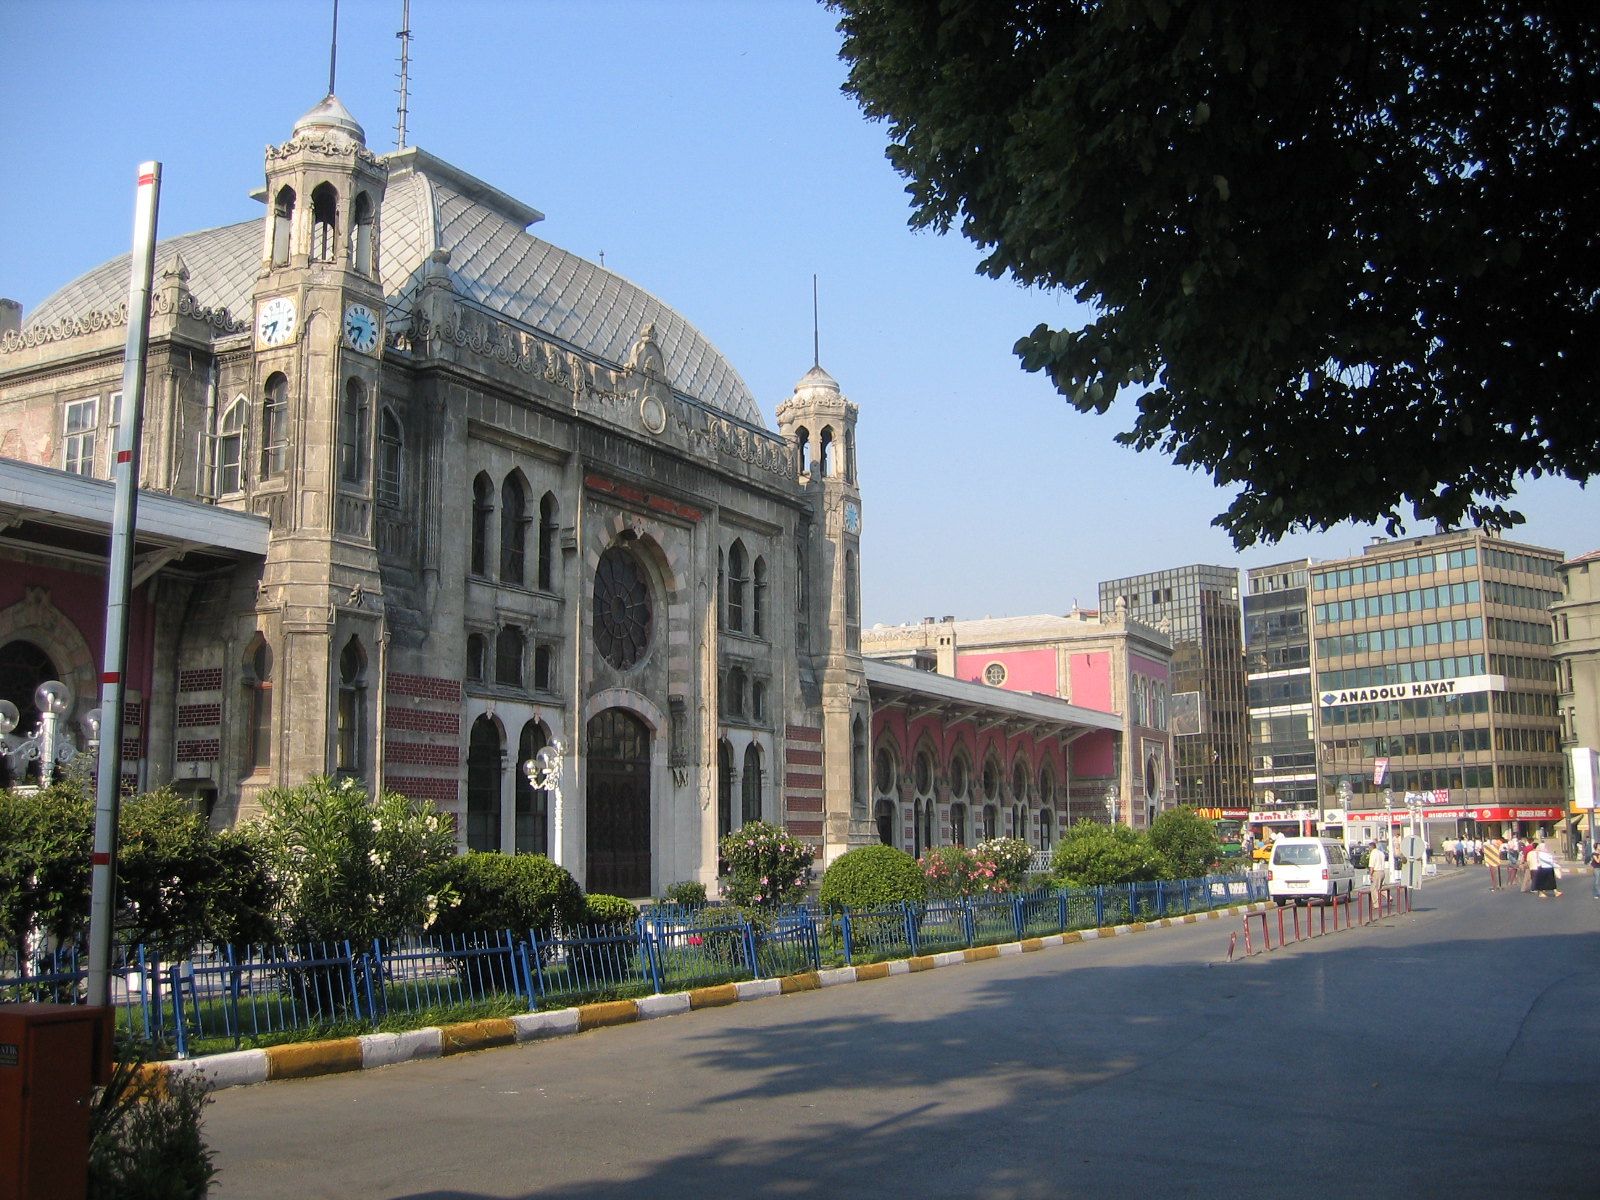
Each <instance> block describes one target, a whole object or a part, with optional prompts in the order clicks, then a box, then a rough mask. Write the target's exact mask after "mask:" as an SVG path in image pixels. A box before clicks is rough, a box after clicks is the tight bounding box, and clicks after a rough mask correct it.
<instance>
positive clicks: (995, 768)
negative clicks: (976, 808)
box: [983, 758, 1000, 800]
mask: <svg viewBox="0 0 1600 1200" xmlns="http://www.w3.org/2000/svg"><path fill="white" fill-rule="evenodd" d="M999 794H1000V764H999V763H997V762H996V761H995V760H994V759H992V758H987V759H985V760H984V762H983V798H984V799H985V800H993V799H994V798H995V797H996V796H998V795H999Z"/></svg>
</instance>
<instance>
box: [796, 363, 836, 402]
mask: <svg viewBox="0 0 1600 1200" xmlns="http://www.w3.org/2000/svg"><path fill="white" fill-rule="evenodd" d="M794 391H795V395H797V396H799V395H804V394H805V393H806V392H810V391H821V392H829V393H831V394H833V395H835V396H837V395H838V394H839V381H838V380H836V379H835V378H834V377H833V376H832V375H829V374H828V373H827V372H826V371H824V370H823V369H822V368H821V367H812V368H811V370H809V371H807V372H806V373H805V374H804V375H803V376H802V377H801V379H800V382H799V383H797V384H795V385H794Z"/></svg>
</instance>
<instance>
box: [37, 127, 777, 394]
mask: <svg viewBox="0 0 1600 1200" xmlns="http://www.w3.org/2000/svg"><path fill="white" fill-rule="evenodd" d="M357 128H358V129H359V127H357ZM383 161H384V162H385V163H386V164H387V166H388V168H389V182H388V187H387V190H386V191H385V193H384V198H383V208H382V214H381V220H382V226H381V228H382V231H383V233H382V238H383V241H382V246H381V250H380V259H379V262H380V270H381V272H382V275H383V287H384V292H385V293H386V294H387V296H388V303H389V314H388V319H389V320H390V321H391V322H395V321H402V320H404V318H405V317H406V315H407V314H408V313H409V311H410V308H411V303H412V300H413V298H414V296H415V294H416V291H417V289H418V287H419V286H420V284H421V281H422V279H423V276H424V272H425V268H426V266H427V263H428V260H429V258H430V256H432V255H433V253H434V252H435V251H436V250H448V251H449V252H450V255H449V274H450V279H451V283H452V284H453V285H454V287H455V290H456V292H457V293H458V294H459V295H460V296H461V297H462V298H463V299H464V300H466V301H468V302H470V303H473V304H476V305H479V306H481V307H482V308H484V309H486V310H488V311H491V312H494V313H497V314H499V315H500V316H502V317H504V318H506V319H507V320H510V321H512V322H515V323H516V324H518V325H522V326H524V327H526V328H528V329H531V330H534V331H536V332H538V333H540V334H542V335H544V336H545V337H548V338H551V339H553V340H554V341H556V342H559V343H563V344H565V345H567V346H570V347H572V348H573V349H575V350H577V351H579V352H581V353H583V354H586V355H590V356H592V357H594V358H596V359H599V360H600V361H602V362H604V363H608V364H611V365H614V366H620V365H622V364H624V363H626V362H627V361H628V353H629V350H630V349H631V348H632V346H633V344H634V343H635V342H636V341H637V340H638V337H639V333H640V331H641V330H643V329H644V327H645V326H646V325H654V326H655V340H656V344H657V345H659V346H660V348H661V351H662V353H663V355H664V356H665V359H666V369H667V376H668V379H669V380H670V382H671V384H672V386H673V387H674V388H675V389H677V390H678V391H680V392H682V393H684V394H685V395H688V396H690V397H693V398H694V399H696V400H698V401H700V402H701V403H703V404H706V405H709V406H710V407H713V408H716V409H718V410H720V411H722V412H725V413H727V414H728V415H730V416H733V417H737V418H738V419H740V420H742V421H745V422H748V423H750V424H752V425H757V426H762V425H764V422H763V421H762V418H761V412H760V409H759V408H758V407H757V405H756V403H755V400H754V399H753V398H752V397H751V395H750V390H749V388H747V387H746V386H745V382H744V380H743V379H742V378H740V376H739V373H738V372H737V371H736V370H734V368H733V366H732V364H730V363H729V362H728V360H727V359H725V358H724V357H723V356H722V354H721V353H720V352H719V351H718V350H717V348H716V347H715V346H713V345H712V344H711V342H710V341H709V340H708V339H707V338H706V337H705V336H704V335H703V334H702V333H701V332H700V331H699V330H698V329H696V328H695V327H694V326H693V325H691V324H690V323H689V322H688V321H686V320H685V319H684V318H683V317H682V316H681V315H680V314H679V313H678V312H677V311H676V310H674V309H673V308H671V307H670V306H668V305H666V304H664V303H662V301H660V300H658V299H657V298H656V297H654V296H652V295H651V294H650V293H649V292H646V291H645V290H643V289H642V288H639V287H636V286H635V285H634V284H632V283H629V282H628V281H627V280H626V279H624V278H622V276H620V275H618V274H616V273H615V272H612V271H608V270H606V269H605V268H604V267H601V266H598V265H596V264H595V263H592V262H589V261H587V260H586V259H582V258H579V257H578V256H577V255H575V254H570V253H568V252H567V251H565V250H562V249H561V248H559V247H557V246H553V245H551V244H550V243H549V242H546V241H544V240H542V239H540V238H537V237H534V236H533V235H532V234H530V233H528V232H527V229H526V226H527V225H528V224H529V223H530V222H532V221H536V220H538V219H539V214H538V213H537V212H535V211H534V210H533V209H531V208H528V207H527V206H525V205H523V204H520V203H519V202H517V201H515V200H513V199H512V198H510V197H509V196H506V195H505V194H504V193H501V192H498V191H496V190H495V189H494V188H492V187H489V186H488V185H487V184H484V183H482V182H481V181H479V180H477V179H474V178H473V177H472V176H470V175H467V174H466V173H465V172H462V171H459V170H457V169H456V168H454V167H452V166H450V164H448V163H445V162H443V161H442V160H440V159H437V158H435V157H434V156H432V155H431V154H428V153H427V152H426V151H422V150H418V149H416V148H415V147H411V148H408V149H405V150H400V151H396V152H395V153H393V154H389V155H386V156H384V159H383ZM261 238H262V226H261V222H260V221H245V222H243V223H241V224H238V225H227V226H223V227H222V228H219V229H207V230H204V231H202V232H199V233H188V234H183V235H181V236H179V237H173V238H168V239H165V240H164V241H162V242H161V243H160V244H159V246H158V247H157V251H156V260H155V261H156V264H157V269H158V272H159V269H160V267H161V266H162V265H164V264H165V263H167V262H169V261H171V259H172V257H173V256H174V255H179V256H181V257H182V259H183V263H184V266H185V267H186V268H187V269H188V272H189V279H188V288H189V291H190V292H191V293H192V294H193V296H194V298H195V299H196V301H198V302H199V303H200V304H202V305H204V306H206V307H208V308H226V309H228V310H229V312H231V313H232V314H233V315H234V316H235V317H243V316H246V315H247V314H248V313H249V311H250V304H251V293H252V290H253V289H254V287H255V282H256V276H257V273H258V271H259V270H260V267H261ZM127 291H128V256H127V255H123V256H122V257H121V258H117V259H113V260H112V261H111V262H108V263H105V264H103V265H102V266H99V267H96V268H95V269H94V270H92V271H90V272H88V273H87V274H85V275H82V276H80V277H79V278H77V279H75V280H74V281H73V282H71V283H69V284H67V286H66V287H64V288H62V289H61V290H59V291H58V292H56V293H55V294H54V295H52V296H51V297H49V299H47V300H45V301H44V303H42V304H41V305H39V307H38V308H37V309H35V310H34V311H33V312H32V313H31V314H30V315H29V317H28V320H27V322H26V327H27V328H29V329H34V328H40V327H43V326H49V325H55V324H58V323H60V322H62V321H76V320H81V319H82V318H84V317H87V316H88V315H89V314H91V313H96V312H101V313H103V312H111V311H114V310H116V309H117V308H118V306H119V305H121V304H122V303H123V302H124V301H125V300H126V299H127Z"/></svg>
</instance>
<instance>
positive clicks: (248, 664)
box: [244, 634, 272, 772]
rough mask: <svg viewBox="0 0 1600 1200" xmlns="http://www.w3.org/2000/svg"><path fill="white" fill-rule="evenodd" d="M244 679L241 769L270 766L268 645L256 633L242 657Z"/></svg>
mask: <svg viewBox="0 0 1600 1200" xmlns="http://www.w3.org/2000/svg"><path fill="white" fill-rule="evenodd" d="M244 682H245V687H246V688H248V689H249V692H250V702H249V708H250V726H249V741H248V742H246V744H245V770H246V771H248V772H257V771H265V770H267V768H269V767H270V766H272V647H270V646H268V645H267V641H266V639H265V638H264V637H262V636H261V635H260V634H257V635H256V637H255V641H254V642H253V643H252V644H251V647H250V652H249V655H248V657H247V658H246V659H245V670H244Z"/></svg>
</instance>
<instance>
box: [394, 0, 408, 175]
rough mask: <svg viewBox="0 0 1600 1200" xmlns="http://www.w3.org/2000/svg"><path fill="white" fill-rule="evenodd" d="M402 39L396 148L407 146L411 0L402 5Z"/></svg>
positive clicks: (400, 36) (395, 136)
mask: <svg viewBox="0 0 1600 1200" xmlns="http://www.w3.org/2000/svg"><path fill="white" fill-rule="evenodd" d="M395 37H397V38H399V39H400V111H399V114H398V115H397V117H396V119H395V125H394V142H395V149H397V150H404V149H405V148H406V112H407V109H406V92H407V89H408V88H409V86H410V83H411V0H403V2H402V4H401V6H400V32H399V33H397V34H395Z"/></svg>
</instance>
